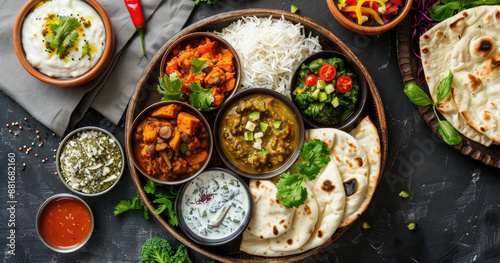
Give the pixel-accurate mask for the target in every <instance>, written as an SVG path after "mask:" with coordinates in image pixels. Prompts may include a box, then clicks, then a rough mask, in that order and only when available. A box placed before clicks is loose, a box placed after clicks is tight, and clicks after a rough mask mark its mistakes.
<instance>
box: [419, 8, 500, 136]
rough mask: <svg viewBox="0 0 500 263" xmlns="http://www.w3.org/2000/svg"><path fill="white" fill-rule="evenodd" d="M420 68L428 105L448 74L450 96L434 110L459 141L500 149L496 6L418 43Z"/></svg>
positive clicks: (448, 23)
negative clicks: (450, 76) (463, 138)
mask: <svg viewBox="0 0 500 263" xmlns="http://www.w3.org/2000/svg"><path fill="white" fill-rule="evenodd" d="M420 51H421V55H422V65H423V69H424V73H425V76H426V81H427V85H428V87H429V92H430V94H431V97H432V99H433V100H434V101H436V97H437V87H438V84H439V83H440V82H441V81H442V80H443V79H444V78H445V77H446V76H448V74H449V72H450V71H451V72H452V73H453V83H452V96H450V97H449V98H447V99H446V100H445V101H444V102H440V103H439V104H438V105H437V108H438V110H439V111H440V112H441V113H442V114H443V116H444V117H445V118H446V119H447V120H448V121H450V123H451V124H452V125H453V127H455V129H457V131H459V132H460V133H462V134H463V135H465V136H466V137H468V138H470V139H471V140H474V141H476V142H478V143H481V144H483V145H485V146H490V145H491V144H492V143H500V6H479V7H475V8H471V9H468V10H465V11H463V12H461V13H458V14H457V15H455V16H453V17H451V18H449V19H447V20H445V21H443V22H441V23H439V24H438V25H436V26H434V27H433V28H431V29H430V30H429V31H427V32H426V33H425V34H424V35H422V36H421V37H420Z"/></svg>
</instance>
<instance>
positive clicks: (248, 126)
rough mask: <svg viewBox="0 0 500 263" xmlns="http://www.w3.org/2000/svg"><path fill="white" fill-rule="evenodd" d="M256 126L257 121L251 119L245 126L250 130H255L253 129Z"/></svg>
mask: <svg viewBox="0 0 500 263" xmlns="http://www.w3.org/2000/svg"><path fill="white" fill-rule="evenodd" d="M255 127H257V125H255V123H253V122H251V121H247V125H246V126H245V129H247V130H249V131H253V130H255Z"/></svg>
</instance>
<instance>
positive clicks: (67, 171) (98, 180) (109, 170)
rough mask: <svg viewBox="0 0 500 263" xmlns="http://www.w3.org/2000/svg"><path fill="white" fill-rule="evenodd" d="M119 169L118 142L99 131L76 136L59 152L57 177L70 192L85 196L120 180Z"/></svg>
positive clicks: (80, 133) (102, 189)
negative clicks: (59, 173) (75, 191)
mask: <svg viewBox="0 0 500 263" xmlns="http://www.w3.org/2000/svg"><path fill="white" fill-rule="evenodd" d="M122 166H123V157H122V153H121V150H120V147H119V146H118V142H116V141H115V139H114V138H112V137H111V136H109V135H108V134H106V133H103V132H101V131H96V130H83V131H80V132H77V133H76V134H74V135H72V136H71V138H69V139H68V140H67V141H66V142H65V143H64V145H63V146H62V148H61V150H60V156H59V168H60V171H61V176H62V177H63V178H64V180H65V181H66V183H67V184H68V185H69V186H71V188H73V189H75V190H77V191H80V192H83V193H86V194H95V193H99V192H102V191H104V190H106V189H108V188H109V187H111V186H112V185H113V184H114V183H115V182H116V181H117V180H118V178H120V175H121V173H122Z"/></svg>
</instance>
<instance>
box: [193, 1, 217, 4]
mask: <svg viewBox="0 0 500 263" xmlns="http://www.w3.org/2000/svg"><path fill="white" fill-rule="evenodd" d="M194 3H195V4H196V5H198V4H199V3H206V4H207V5H214V4H215V3H217V0H195V2H194Z"/></svg>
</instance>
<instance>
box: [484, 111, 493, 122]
mask: <svg viewBox="0 0 500 263" xmlns="http://www.w3.org/2000/svg"><path fill="white" fill-rule="evenodd" d="M483 118H484V119H485V120H487V121H489V120H490V119H491V115H490V112H489V111H487V110H486V111H483Z"/></svg>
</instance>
